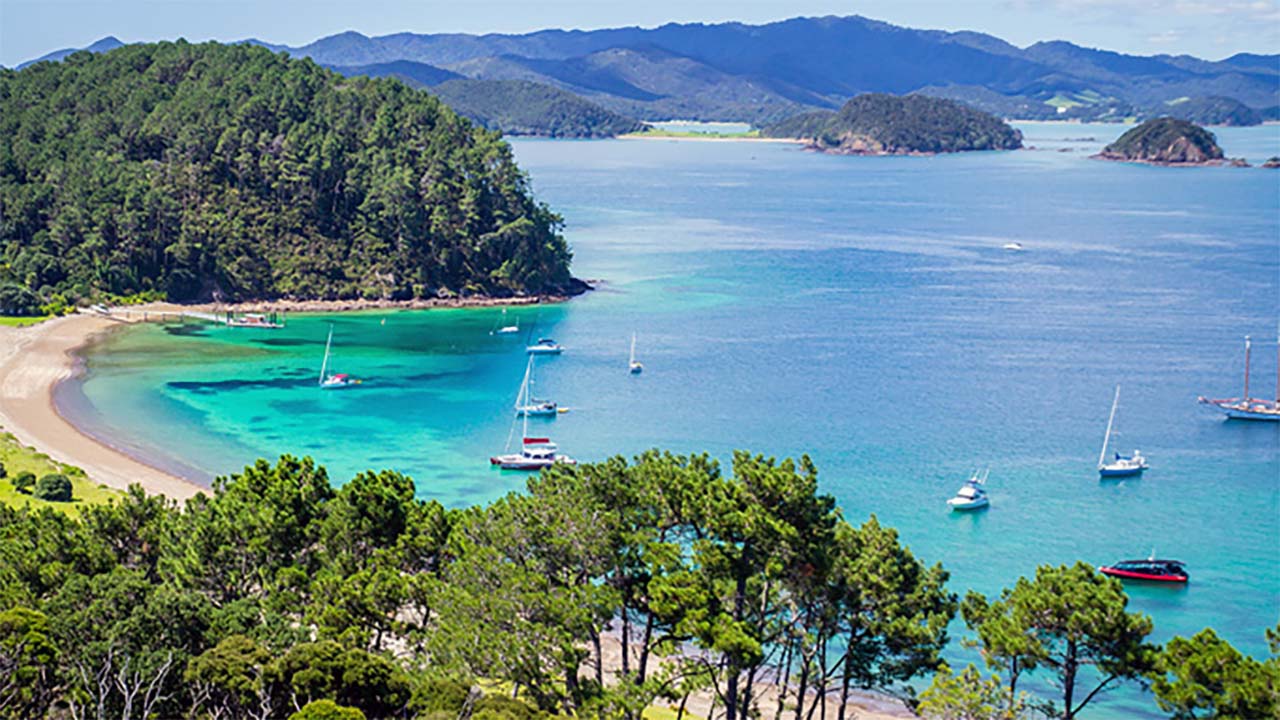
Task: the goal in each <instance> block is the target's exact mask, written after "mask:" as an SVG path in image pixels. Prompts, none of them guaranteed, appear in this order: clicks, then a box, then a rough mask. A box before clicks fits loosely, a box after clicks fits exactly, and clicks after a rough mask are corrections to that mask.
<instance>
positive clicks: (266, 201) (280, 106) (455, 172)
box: [0, 42, 575, 301]
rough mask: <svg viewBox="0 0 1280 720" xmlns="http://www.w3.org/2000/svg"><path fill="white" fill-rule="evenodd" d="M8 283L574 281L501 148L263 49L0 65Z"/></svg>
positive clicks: (145, 286)
mask: <svg viewBox="0 0 1280 720" xmlns="http://www.w3.org/2000/svg"><path fill="white" fill-rule="evenodd" d="M0 214H2V217H0V220H2V221H3V222H0V286H3V285H5V284H18V285H21V286H24V287H26V288H27V289H28V290H31V291H34V292H36V293H38V294H40V295H42V296H43V297H44V298H45V299H46V300H47V299H49V298H50V297H52V296H57V295H62V296H65V298H66V299H68V300H77V299H85V298H90V297H95V296H100V295H103V294H107V293H111V294H117V295H128V294H134V293H140V292H153V293H156V294H162V295H164V296H167V297H168V298H169V299H172V300H176V301H187V300H198V299H207V298H217V299H257V298H274V297H291V298H302V299H311V298H354V297H376V298H393V299H407V298H423V297H435V296H439V295H442V294H451V293H474V294H489V295H509V294H513V293H555V292H562V291H564V290H566V289H567V288H570V287H572V286H573V285H574V284H575V283H574V282H573V281H572V279H571V278H570V275H569V261H570V252H569V250H568V247H567V245H566V244H565V241H564V239H563V238H562V237H561V236H560V235H559V233H558V229H559V225H560V219H559V217H557V216H556V215H555V214H553V213H552V212H551V211H550V210H549V209H548V208H547V207H545V206H544V205H542V204H540V203H538V202H536V201H535V200H534V199H533V197H532V196H531V193H530V190H529V186H528V182H527V179H526V177H525V176H524V174H522V173H521V171H520V169H519V168H518V167H516V165H515V162H514V161H513V159H512V155H511V149H510V147H509V146H508V145H506V144H505V143H504V142H503V141H502V139H501V138H500V136H499V135H498V134H497V133H495V132H491V131H488V130H484V129H482V128H478V127H476V126H474V125H473V124H472V123H471V122H470V121H468V120H466V119H463V118H461V117H459V116H458V115H456V114H454V113H453V112H452V111H451V110H450V109H448V108H447V107H445V106H444V105H443V104H442V103H441V102H440V101H439V100H438V99H437V98H435V97H432V96H431V95H429V94H428V93H426V92H422V91H419V90H414V89H411V88H409V87H408V86H406V85H405V84H403V83H401V82H399V81H396V80H389V79H368V78H344V77H342V76H340V75H338V74H337V73H334V72H331V71H329V70H326V69H323V68H321V67H319V66H317V65H316V64H315V63H313V62H311V61H310V60H306V59H302V60H296V59H289V58H288V57H287V56H285V55H282V54H276V53H273V52H271V51H270V50H267V49H265V48H261V47H254V46H249V45H237V46H224V45H218V44H213V43H209V44H203V45H191V44H187V43H185V42H177V43H160V44H150V45H130V46H126V47H122V48H119V49H116V50H114V51H112V52H109V53H105V54H100V55H93V54H90V53H76V54H73V55H71V56H69V57H68V58H67V59H66V60H65V61H63V62H61V63H38V64H36V65H33V66H31V67H28V68H26V69H24V70H21V71H12V70H4V71H0Z"/></svg>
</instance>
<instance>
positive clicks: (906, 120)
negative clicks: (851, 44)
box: [761, 94, 1022, 155]
mask: <svg viewBox="0 0 1280 720" xmlns="http://www.w3.org/2000/svg"><path fill="white" fill-rule="evenodd" d="M761 135H764V136H766V137H785V138H800V139H803V140H806V141H808V142H809V144H810V146H811V147H813V148H814V149H817V150H822V151H824V152H834V153H844V154H851V155H854V154H868V155H878V154H890V155H895V154H907V153H940V152H962V151H966V150H1012V149H1015V148H1019V147H1022V133H1020V132H1018V131H1017V130H1014V129H1013V128H1011V127H1009V125H1008V124H1007V123H1005V122H1004V121H1002V120H1001V119H1000V118H997V117H995V116H993V115H989V114H987V113H984V112H982V111H980V110H975V109H973V108H971V107H968V106H966V105H962V104H960V103H958V102H954V101H951V100H943V99H940V98H932V97H927V96H924V95H908V96H906V97H895V96H892V95H880V94H867V95H859V96H858V97H855V98H853V99H852V100H850V101H849V102H847V103H845V105H844V107H842V108H841V109H840V111H839V112H826V111H819V112H813V113H808V114H805V115H800V116H797V117H793V118H790V119H788V120H784V121H782V122H780V123H777V124H775V125H770V126H768V127H766V128H764V129H763V130H761Z"/></svg>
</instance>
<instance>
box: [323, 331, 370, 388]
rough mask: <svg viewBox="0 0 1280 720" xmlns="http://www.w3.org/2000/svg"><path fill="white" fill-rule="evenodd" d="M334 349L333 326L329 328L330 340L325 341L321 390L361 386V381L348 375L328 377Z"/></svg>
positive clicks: (337, 374) (338, 374)
mask: <svg viewBox="0 0 1280 720" xmlns="http://www.w3.org/2000/svg"><path fill="white" fill-rule="evenodd" d="M332 347H333V325H330V326H329V339H328V340H325V341H324V362H322V363H320V389H321V390H334V389H337V388H345V387H351V386H352V385H359V384H360V381H359V380H357V379H355V378H353V377H351V376H350V375H348V374H346V373H335V374H332V375H326V374H325V373H326V371H327V370H328V369H329V351H330V349H331V348H332Z"/></svg>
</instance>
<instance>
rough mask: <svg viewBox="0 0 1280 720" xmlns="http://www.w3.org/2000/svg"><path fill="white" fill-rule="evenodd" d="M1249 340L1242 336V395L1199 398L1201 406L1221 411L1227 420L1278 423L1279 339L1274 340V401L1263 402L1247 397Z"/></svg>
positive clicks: (1279, 385)
mask: <svg viewBox="0 0 1280 720" xmlns="http://www.w3.org/2000/svg"><path fill="white" fill-rule="evenodd" d="M1250 344H1251V343H1250V339H1249V336H1248V335H1245V336H1244V395H1243V396H1242V397H1238V398H1222V399H1218V400H1214V399H1211V398H1207V397H1204V396H1203V395H1202V396H1200V398H1199V401H1200V404H1202V405H1209V406H1212V407H1215V408H1217V409H1219V410H1221V411H1222V412H1223V413H1224V414H1226V416H1227V419H1229V420H1262V421H1264V422H1280V337H1277V338H1276V399H1275V400H1264V399H1262V398H1251V397H1249V355H1250Z"/></svg>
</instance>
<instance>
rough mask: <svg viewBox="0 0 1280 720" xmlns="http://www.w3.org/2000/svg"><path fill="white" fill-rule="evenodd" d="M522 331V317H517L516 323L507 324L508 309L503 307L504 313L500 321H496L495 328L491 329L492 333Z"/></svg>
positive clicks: (506, 333)
mask: <svg viewBox="0 0 1280 720" xmlns="http://www.w3.org/2000/svg"><path fill="white" fill-rule="evenodd" d="M518 332H520V318H516V322H515V324H514V325H508V324H507V309H506V308H502V315H501V317H499V318H498V321H497V322H496V323H494V329H492V330H490V331H489V334H490V335H511V334H512V333H518Z"/></svg>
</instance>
